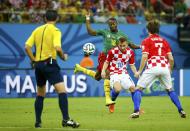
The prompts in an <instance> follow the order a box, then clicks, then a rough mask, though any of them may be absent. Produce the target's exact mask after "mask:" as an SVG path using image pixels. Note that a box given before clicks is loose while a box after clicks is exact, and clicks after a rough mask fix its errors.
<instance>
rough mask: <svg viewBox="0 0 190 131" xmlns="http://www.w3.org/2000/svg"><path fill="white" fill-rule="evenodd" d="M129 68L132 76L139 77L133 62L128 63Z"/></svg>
mask: <svg viewBox="0 0 190 131" xmlns="http://www.w3.org/2000/svg"><path fill="white" fill-rule="evenodd" d="M130 68H131V70H132V72H133V74H134V76H135V77H136V78H139V74H137V69H136V67H135V64H133V65H130Z"/></svg>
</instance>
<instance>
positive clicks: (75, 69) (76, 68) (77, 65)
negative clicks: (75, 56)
mask: <svg viewBox="0 0 190 131" xmlns="http://www.w3.org/2000/svg"><path fill="white" fill-rule="evenodd" d="M78 67H80V65H79V64H76V65H75V68H74V73H75V74H76V73H78V72H79V71H78Z"/></svg>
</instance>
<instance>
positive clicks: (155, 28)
mask: <svg viewBox="0 0 190 131" xmlns="http://www.w3.org/2000/svg"><path fill="white" fill-rule="evenodd" d="M146 28H147V29H148V32H150V33H151V34H156V33H159V28H160V24H159V22H158V20H151V21H149V22H148V24H147V26H146Z"/></svg>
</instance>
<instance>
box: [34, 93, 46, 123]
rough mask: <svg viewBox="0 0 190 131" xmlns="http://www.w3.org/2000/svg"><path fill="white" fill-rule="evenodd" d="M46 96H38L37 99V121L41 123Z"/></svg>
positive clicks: (35, 105)
mask: <svg viewBox="0 0 190 131" xmlns="http://www.w3.org/2000/svg"><path fill="white" fill-rule="evenodd" d="M43 103H44V97H43V96H37V97H36V100H35V104H34V107H35V115H36V123H41V115H42V110H43Z"/></svg>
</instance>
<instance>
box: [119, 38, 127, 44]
mask: <svg viewBox="0 0 190 131" xmlns="http://www.w3.org/2000/svg"><path fill="white" fill-rule="evenodd" d="M125 41H127V40H126V39H125V37H120V38H119V42H121V43H123V42H125Z"/></svg>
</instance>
